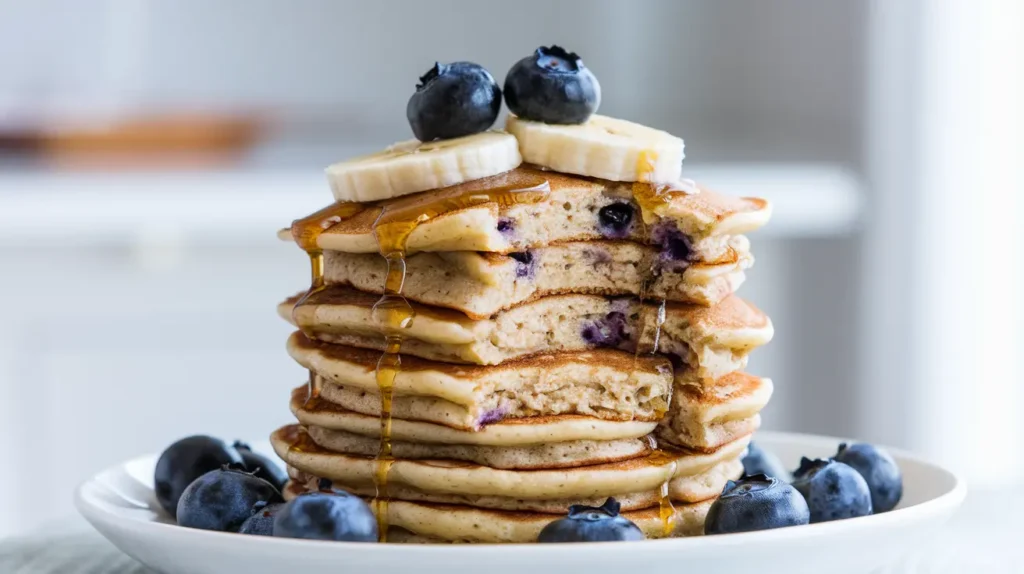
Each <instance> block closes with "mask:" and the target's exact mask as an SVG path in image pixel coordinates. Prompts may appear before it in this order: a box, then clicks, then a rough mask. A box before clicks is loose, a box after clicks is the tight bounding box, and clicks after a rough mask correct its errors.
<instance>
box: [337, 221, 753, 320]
mask: <svg viewBox="0 0 1024 574" xmlns="http://www.w3.org/2000/svg"><path fill="white" fill-rule="evenodd" d="M728 246H729V249H728V250H727V252H726V253H725V255H724V256H723V257H722V258H721V259H720V260H718V261H713V262H699V261H698V262H684V263H682V264H679V265H674V264H673V265H665V264H663V262H662V261H661V258H660V255H659V252H658V250H657V249H656V248H655V247H652V246H645V245H641V244H638V243H632V242H628V241H593V242H573V243H563V244H557V245H549V246H546V247H538V248H536V249H531V250H529V251H524V252H520V253H512V254H508V255H502V254H496V253H478V252H475V251H459V252H446V253H418V254H415V255H412V256H409V257H408V258H406V281H405V288H404V289H403V295H405V297H406V298H407V299H409V300H410V301H416V302H418V303H424V304H428V305H436V306H439V307H447V308H449V309H456V310H458V311H462V312H463V313H465V314H466V315H469V316H470V317H471V318H474V319H483V318H486V317H490V316H491V315H494V314H495V313H497V312H499V311H502V310H504V309H508V308H510V307H512V306H514V305H517V304H519V303H523V302H526V301H531V300H534V299H538V298H540V297H544V296H547V295H558V294H564V293H586V294H598V295H640V294H641V292H642V291H643V293H644V294H646V295H647V296H648V297H650V298H652V299H668V300H670V301H681V302H692V303H697V304H700V305H705V306H706V305H712V304H714V303H717V302H718V301H721V300H722V299H723V298H725V297H726V296H727V295H729V294H731V293H733V292H734V291H735V290H736V289H738V288H739V286H740V285H741V284H742V283H743V280H744V278H745V274H744V270H745V269H747V268H749V267H750V266H751V264H752V263H753V257H752V256H751V255H750V242H749V241H748V240H747V238H746V237H744V236H742V235H738V236H733V237H731V238H730V240H729V245H728ZM650 270H655V271H656V273H655V274H654V278H653V281H652V282H650V284H649V285H647V286H646V290H644V289H643V287H642V283H643V282H644V281H645V280H647V276H648V275H650V274H651V273H650ZM386 274H387V262H386V261H385V259H384V258H383V257H380V256H379V255H378V254H376V253H362V254H350V253H342V252H339V251H327V252H325V253H324V278H325V280H326V281H327V283H328V284H343V285H352V286H353V287H355V288H357V289H360V290H362V291H366V292H372V293H380V292H381V290H382V286H383V285H384V277H385V275H386Z"/></svg>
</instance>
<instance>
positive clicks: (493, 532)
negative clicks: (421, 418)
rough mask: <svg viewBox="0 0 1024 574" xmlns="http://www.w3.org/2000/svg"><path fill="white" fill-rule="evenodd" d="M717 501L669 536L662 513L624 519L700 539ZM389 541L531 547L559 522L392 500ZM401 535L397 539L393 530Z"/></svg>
mask: <svg viewBox="0 0 1024 574" xmlns="http://www.w3.org/2000/svg"><path fill="white" fill-rule="evenodd" d="M302 492H305V490H304V489H303V488H302V487H301V486H299V485H297V484H295V483H289V484H288V486H287V487H286V488H285V492H284V495H285V498H286V499H288V500H291V499H292V498H295V496H297V495H298V494H301V493H302ZM714 501H715V499H709V500H705V501H702V502H695V503H691V504H684V503H674V504H673V507H674V509H675V513H674V515H673V516H672V519H671V524H672V529H671V531H670V532H668V533H666V532H665V525H664V522H663V521H662V519H661V516H660V514H659V508H657V507H652V508H647V509H644V510H633V511H629V512H625V513H623V516H625V517H626V518H627V519H628V520H631V521H632V522H633V523H635V524H636V525H637V526H638V527H640V530H642V531H643V533H644V535H645V536H646V537H647V538H652V539H653V538H665V537H666V534H668V536H671V537H677V536H699V535H701V534H703V532H704V518H705V517H706V516H707V513H708V510H709V509H710V508H711V505H712V503H714ZM387 509H388V516H387V522H388V525H389V527H390V528H389V533H388V539H389V540H392V541H395V542H399V541H400V542H467V543H492V544H497V543H527V542H536V541H537V536H538V535H539V534H540V531H541V530H543V529H544V527H545V526H547V525H548V524H550V523H551V522H552V521H553V520H557V519H558V516H553V515H551V514H544V513H538V512H509V511H501V510H486V509H482V508H473V507H471V506H463V505H457V504H428V503H422V502H408V501H404V500H392V501H390V502H389V503H388V507H387ZM392 529H393V530H395V531H397V536H395V537H392V535H391V532H390V531H391V530H392Z"/></svg>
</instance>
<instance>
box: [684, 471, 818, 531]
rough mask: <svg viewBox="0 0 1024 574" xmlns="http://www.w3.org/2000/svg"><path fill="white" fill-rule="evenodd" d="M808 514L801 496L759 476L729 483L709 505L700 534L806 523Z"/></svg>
mask: <svg viewBox="0 0 1024 574" xmlns="http://www.w3.org/2000/svg"><path fill="white" fill-rule="evenodd" d="M809 520H810V511H809V510H808V509H807V502H806V501H804V498H803V496H801V495H800V493H799V492H797V490H796V489H795V488H793V487H792V486H790V485H789V484H786V483H785V482H783V481H781V480H779V479H777V478H773V477H770V476H765V475H763V474H755V475H754V476H747V477H744V478H741V479H740V480H738V481H735V482H734V481H731V480H730V481H729V482H727V483H726V484H725V489H724V490H722V496H721V497H719V499H718V500H716V501H715V502H714V504H712V505H711V508H710V509H709V510H708V515H707V518H706V519H705V521H704V534H728V533H730V532H751V531H754V530H768V529H769V528H782V527H784V526H798V525H800V524H807V522H808V521H809Z"/></svg>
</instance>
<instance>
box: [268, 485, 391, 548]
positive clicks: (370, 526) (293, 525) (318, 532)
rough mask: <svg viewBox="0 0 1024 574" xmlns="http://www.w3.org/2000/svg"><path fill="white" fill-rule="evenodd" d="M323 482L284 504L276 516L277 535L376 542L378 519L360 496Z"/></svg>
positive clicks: (275, 527) (275, 534)
mask: <svg viewBox="0 0 1024 574" xmlns="http://www.w3.org/2000/svg"><path fill="white" fill-rule="evenodd" d="M324 486H325V485H321V491H320V492H306V493H303V494H300V495H299V496H296V497H295V498H293V499H292V500H291V501H290V502H288V503H287V504H285V505H284V508H282V509H281V510H280V512H278V513H277V517H276V518H275V519H274V536H278V537H282V538H306V539H310V540H346V541H349V542H376V541H377V519H376V518H375V517H374V515H373V512H372V511H371V510H370V507H369V506H368V505H367V504H366V503H365V502H363V499H361V498H359V497H358V496H353V495H351V494H349V493H347V492H344V491H341V490H333V491H332V490H331V489H330V486H329V483H328V485H326V486H327V488H323V487H324Z"/></svg>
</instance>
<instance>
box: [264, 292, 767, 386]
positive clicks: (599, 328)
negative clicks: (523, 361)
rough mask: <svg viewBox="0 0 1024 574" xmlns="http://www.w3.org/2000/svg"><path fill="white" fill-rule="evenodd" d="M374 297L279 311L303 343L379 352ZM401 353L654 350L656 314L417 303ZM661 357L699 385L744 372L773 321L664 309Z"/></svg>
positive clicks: (484, 358)
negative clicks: (475, 314) (487, 311)
mask: <svg viewBox="0 0 1024 574" xmlns="http://www.w3.org/2000/svg"><path fill="white" fill-rule="evenodd" d="M376 301H377V296H375V295H372V294H369V293H364V292H361V291H357V290H355V289H352V288H350V287H346V286H340V285H335V286H332V287H329V288H327V289H325V290H323V291H320V292H317V293H315V294H313V295H312V296H311V297H309V298H308V299H307V300H306V302H304V303H303V304H302V305H299V306H297V307H295V308H294V312H290V308H291V306H292V305H293V304H294V302H292V301H288V302H285V303H283V304H282V306H281V307H279V312H280V313H281V314H282V315H284V316H285V318H286V319H288V320H291V321H293V322H294V323H295V324H296V325H297V326H299V327H300V328H301V329H302V330H303V332H305V333H307V335H309V336H311V337H313V338H315V339H318V340H321V341H325V342H329V343H338V344H342V345H349V346H353V347H360V348H369V349H376V350H381V349H383V346H384V337H383V332H384V331H383V327H382V326H381V325H379V324H378V323H377V322H376V321H374V319H373V312H372V309H373V305H374V303H376ZM413 309H414V310H415V312H416V318H415V319H414V320H413V322H412V325H411V326H410V327H409V328H407V329H403V331H402V333H403V342H402V353H403V354H407V355H414V356H417V357H421V358H425V359H430V360H436V361H444V362H454V363H470V364H481V365H496V364H501V363H502V362H504V361H508V360H511V359H516V358H520V357H526V356H530V355H535V354H539V353H542V352H544V353H553V352H561V351H580V350H587V349H592V348H599V347H611V348H620V349H623V350H627V351H634V350H635V349H636V347H637V341H638V340H639V345H640V347H641V349H643V350H645V351H649V350H652V347H653V346H654V339H655V333H656V331H655V325H656V322H657V316H658V313H659V308H658V306H657V305H654V304H645V303H640V301H639V300H638V299H636V298H631V297H621V298H607V297H601V296H597V295H555V296H551V297H544V298H543V299H539V300H537V301H533V302H530V303H525V304H522V305H518V306H516V307H513V308H512V309H509V310H507V311H503V312H501V313H499V314H497V315H495V316H494V317H492V318H489V319H483V320H473V319H470V318H468V317H466V316H465V315H464V314H462V313H459V312H456V311H452V310H448V309H442V308H439V307H428V306H425V305H418V304H413ZM659 335H660V336H659V338H658V349H657V350H658V352H659V353H662V354H665V355H669V356H674V357H676V358H677V359H678V360H680V361H681V362H682V363H683V364H684V365H686V366H688V367H690V368H691V369H694V371H695V372H696V373H697V375H698V376H699V377H700V378H701V379H717V378H719V377H720V376H722V375H725V374H726V373H730V372H732V371H736V370H739V369H742V368H743V367H744V366H745V365H746V358H747V353H748V352H749V351H750V350H751V349H753V348H755V347H758V346H760V345H763V344H765V343H767V342H768V341H770V340H771V338H772V335H773V328H772V324H771V321H770V320H769V319H768V316H767V315H765V314H764V313H762V312H761V311H760V310H759V309H757V308H756V307H754V306H753V305H751V304H750V303H748V302H746V301H744V300H742V299H740V298H738V297H736V296H735V295H731V296H729V297H726V298H725V299H723V300H722V301H721V302H720V303H718V304H717V305H715V306H713V307H703V306H699V305H688V304H684V303H668V304H666V306H665V320H664V323H663V325H662V326H661V329H660V333H659Z"/></svg>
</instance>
